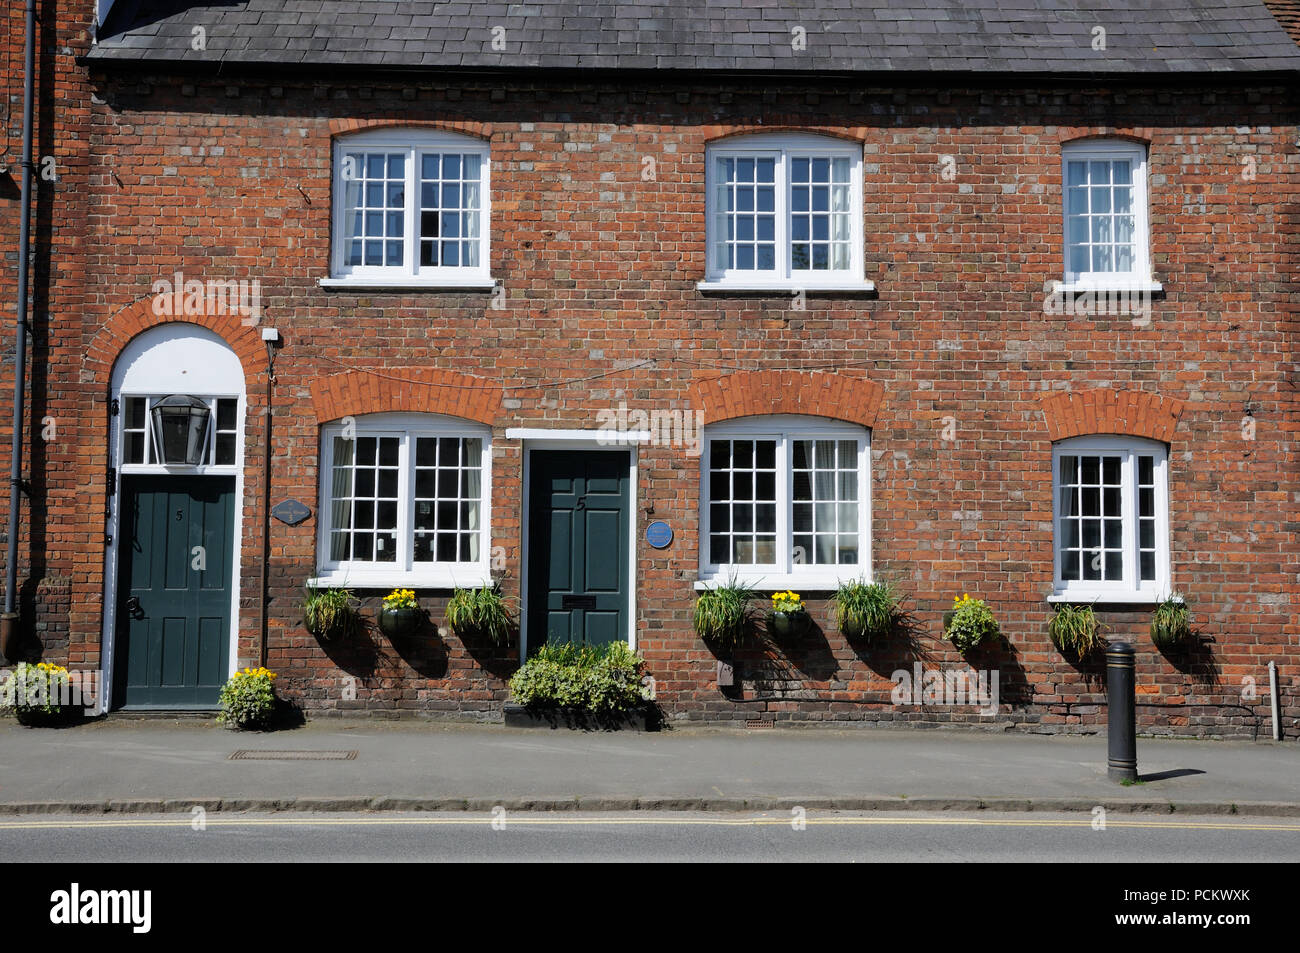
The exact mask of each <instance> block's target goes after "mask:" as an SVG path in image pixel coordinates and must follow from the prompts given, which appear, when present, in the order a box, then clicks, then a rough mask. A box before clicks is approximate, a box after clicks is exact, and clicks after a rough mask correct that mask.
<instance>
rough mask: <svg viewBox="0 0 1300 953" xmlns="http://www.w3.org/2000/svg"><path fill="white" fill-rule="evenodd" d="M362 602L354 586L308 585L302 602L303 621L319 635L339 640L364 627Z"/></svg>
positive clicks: (312, 631)
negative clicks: (320, 586) (326, 587)
mask: <svg viewBox="0 0 1300 953" xmlns="http://www.w3.org/2000/svg"><path fill="white" fill-rule="evenodd" d="M360 608H361V603H360V602H359V601H358V600H357V599H356V598H355V597H354V596H353V595H352V590H351V589H316V588H313V587H312V586H308V587H307V595H306V597H305V598H304V599H303V603H302V624H303V625H304V626H305V627H306V629H307V631H308V632H310V633H311V634H312V635H314V636H317V637H318V638H322V639H327V640H331V641H336V640H339V639H345V638H348V637H350V636H354V635H357V634H358V633H360V632H361V631H362V629H363V627H364V620H363V619H362V616H361V612H360V611H359V610H360Z"/></svg>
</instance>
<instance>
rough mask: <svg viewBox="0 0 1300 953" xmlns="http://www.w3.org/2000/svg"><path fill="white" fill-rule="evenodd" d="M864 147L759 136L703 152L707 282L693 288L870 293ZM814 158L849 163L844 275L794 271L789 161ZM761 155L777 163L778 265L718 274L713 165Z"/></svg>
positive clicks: (820, 139) (797, 136) (786, 135)
mask: <svg viewBox="0 0 1300 953" xmlns="http://www.w3.org/2000/svg"><path fill="white" fill-rule="evenodd" d="M862 148H863V147H862V144H861V143H858V142H845V141H844V140H842V139H834V138H830V137H828V136H818V135H808V134H801V133H762V134H757V135H748V136H737V137H735V138H733V139H727V140H724V141H722V142H720V143H718V144H716V145H711V146H708V147H707V148H706V149H705V163H704V168H705V175H704V181H705V203H704V205H705V278H704V280H703V281H701V282H699V284H698V285H697V287H698V288H699V290H701V291H728V290H740V291H765V290H778V291H797V290H800V289H805V290H809V291H817V290H823V291H829V290H844V291H870V290H872V289H873V288H874V287H875V286H874V285H873V284H872V283H871V282H869V281H867V280H866V277H865V269H864V261H863V260H864V254H865V253H864V240H863V231H864V224H863V187H862V175H863V170H862V155H863V152H862ZM805 155H812V156H815V157H816V158H847V159H848V160H849V224H850V237H849V268H848V269H847V270H842V271H814V270H812V269H808V270H800V271H796V270H794V268H793V263H792V252H791V244H790V239H789V234H790V216H791V214H792V213H791V204H792V203H791V182H790V161H791V159H793V158H796V157H800V156H805ZM750 157H763V158H773V159H775V160H776V174H775V187H776V188H775V191H776V201H775V219H776V235H775V243H776V254H777V258H776V262H777V267H776V268H775V269H774V270H773V271H772V272H762V271H740V270H735V269H732V270H719V269H718V268H717V267H716V265H715V258H714V252H715V248H714V245H715V242H716V241H717V238H718V236H717V234H716V231H715V223H716V215H717V199H716V195H715V193H716V191H717V182H716V171H715V169H716V165H717V160H718V159H719V158H750Z"/></svg>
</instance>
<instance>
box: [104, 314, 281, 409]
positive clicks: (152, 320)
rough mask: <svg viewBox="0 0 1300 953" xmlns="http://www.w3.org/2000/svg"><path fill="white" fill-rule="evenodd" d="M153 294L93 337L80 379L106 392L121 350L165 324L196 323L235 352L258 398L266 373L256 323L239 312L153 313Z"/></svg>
mask: <svg viewBox="0 0 1300 953" xmlns="http://www.w3.org/2000/svg"><path fill="white" fill-rule="evenodd" d="M153 302H154V296H153V295H149V296H147V297H144V298H141V299H139V300H138V301H133V302H132V303H131V304H129V305H127V306H126V307H125V308H123V309H122V310H121V311H119V312H117V314H115V315H113V316H112V317H111V318H109V319H108V320H107V321H106V322H104V325H103V327H101V328H100V329H99V330H98V331H97V332H95V336H94V337H93V338H92V339H91V342H90V346H89V347H88V348H87V349H86V353H85V355H84V356H83V357H82V361H81V381H82V383H83V384H93V385H95V386H96V389H97V390H99V391H102V393H103V394H105V395H107V393H108V387H109V384H110V382H111V380H112V376H113V365H114V364H115V363H116V362H117V358H118V355H120V354H121V353H122V349H123V348H125V347H126V345H127V344H128V343H129V342H130V341H131V340H132V339H134V338H136V337H139V336H140V335H141V334H143V333H144V332H145V331H148V330H150V329H151V328H156V327H159V326H161V325H164V324H194V325H198V326H199V327H202V328H207V329H208V330H209V331H211V332H213V333H214V334H216V335H217V336H218V337H220V338H221V339H222V340H224V341H225V342H226V343H227V344H228V345H230V348H231V350H233V351H234V352H235V356H236V357H238V358H239V364H240V366H241V367H242V368H243V369H244V387H245V391H246V393H247V394H248V397H249V400H250V402H253V401H255V400H256V397H255V395H256V394H257V393H258V388H257V385H258V384H259V383H260V382H261V381H262V379H263V378H264V376H265V373H266V372H265V368H264V365H265V363H266V351H265V347H264V345H263V343H262V335H261V333H260V332H259V331H258V328H257V327H256V326H255V325H247V324H244V323H243V320H244V319H243V318H241V317H240V316H239V315H228V314H199V315H171V314H155V313H154V307H153Z"/></svg>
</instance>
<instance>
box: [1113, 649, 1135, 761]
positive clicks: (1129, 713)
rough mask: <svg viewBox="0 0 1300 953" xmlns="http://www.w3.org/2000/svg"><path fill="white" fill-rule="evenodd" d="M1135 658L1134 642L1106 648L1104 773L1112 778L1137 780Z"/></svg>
mask: <svg viewBox="0 0 1300 953" xmlns="http://www.w3.org/2000/svg"><path fill="white" fill-rule="evenodd" d="M1134 661H1135V659H1134V655H1133V646H1131V645H1129V644H1128V643H1127V642H1116V643H1115V644H1114V645H1112V646H1110V647H1109V648H1107V649H1106V696H1107V699H1108V709H1107V711H1108V715H1107V718H1106V722H1107V724H1106V747H1107V754H1108V755H1109V758H1108V759H1107V761H1106V774H1107V776H1108V777H1109V778H1110V779H1111V780H1112V781H1136V780H1137V776H1138V770H1137V768H1138V761H1137V723H1136V720H1135V716H1134V709H1135V705H1134V684H1133V681H1134V678H1133V676H1134V673H1135V670H1136V666H1135V665H1134Z"/></svg>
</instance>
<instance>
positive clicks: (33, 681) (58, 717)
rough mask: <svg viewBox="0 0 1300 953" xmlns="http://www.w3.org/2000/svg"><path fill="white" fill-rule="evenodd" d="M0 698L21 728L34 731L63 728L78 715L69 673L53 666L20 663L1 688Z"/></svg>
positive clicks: (51, 663) (64, 669) (50, 664)
mask: <svg viewBox="0 0 1300 953" xmlns="http://www.w3.org/2000/svg"><path fill="white" fill-rule="evenodd" d="M0 697H2V698H3V699H4V701H3V707H4V708H6V709H13V713H14V716H15V717H16V718H17V719H18V723H19V724H22V725H27V726H28V727H32V728H41V727H53V726H55V725H62V724H65V723H67V722H69V721H71V720H72V718H73V717H74V716H75V714H76V706H75V705H74V704H73V702H74V701H75V699H73V697H72V685H71V681H70V678H69V676H68V670H67V669H66V668H64V667H63V666H62V665H55V664H54V663H53V662H37V663H36V664H35V665H33V664H31V663H30V662H19V663H18V665H17V666H16V667H15V668H14V671H13V672H12V673H10V675H9V677H8V679H6V680H5V683H4V685H3V686H0ZM64 702H68V703H69V704H66V705H65V704H64Z"/></svg>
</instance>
